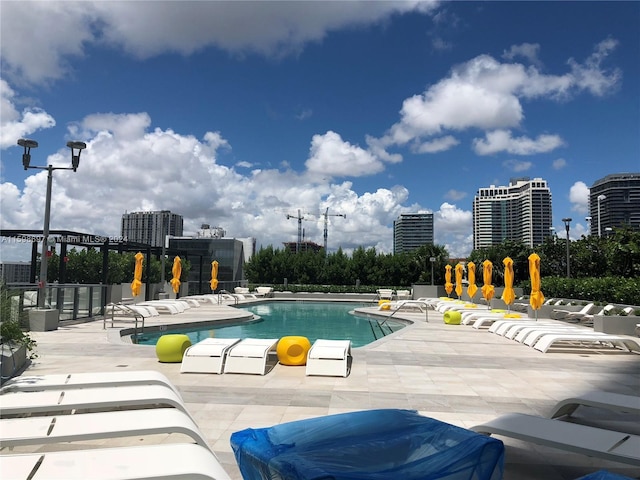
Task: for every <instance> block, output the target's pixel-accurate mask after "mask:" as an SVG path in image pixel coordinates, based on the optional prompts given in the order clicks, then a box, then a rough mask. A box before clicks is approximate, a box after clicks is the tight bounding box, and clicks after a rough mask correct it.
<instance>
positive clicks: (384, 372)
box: [2, 304, 640, 480]
mask: <svg viewBox="0 0 640 480" xmlns="http://www.w3.org/2000/svg"><path fill="white" fill-rule="evenodd" d="M364 310H365V311H368V312H369V313H375V314H381V312H379V311H378V309H377V308H374V307H371V308H366V309H364ZM244 314H245V312H243V311H239V310H237V309H234V308H233V307H231V306H224V305H210V304H203V305H202V306H201V307H200V308H192V309H189V310H187V311H186V312H184V313H181V314H178V315H168V314H164V315H161V316H160V317H153V318H154V320H150V319H148V320H147V326H151V325H158V324H172V323H185V324H187V323H192V322H194V321H203V320H220V319H225V318H231V317H240V316H242V315H244ZM395 316H396V317H399V316H400V314H398V313H396V314H395ZM401 316H402V317H403V318H406V319H409V320H412V321H413V322H414V323H413V324H412V325H410V326H408V327H406V328H404V329H402V330H400V331H399V332H396V333H394V334H392V335H390V336H388V337H385V338H384V339H381V340H378V341H376V342H374V343H373V344H370V345H368V346H366V347H361V348H355V349H353V365H352V369H351V373H350V375H349V376H348V377H347V378H337V377H307V376H305V369H304V367H291V366H284V365H280V364H278V365H276V367H275V368H274V369H273V370H272V371H271V372H269V373H268V374H267V375H264V376H259V375H238V374H225V375H214V374H211V375H210V374H181V373H180V364H166V363H159V362H158V361H157V359H156V355H155V348H154V347H153V346H142V345H133V344H131V343H127V342H126V341H123V340H122V339H121V336H120V330H122V328H123V327H128V328H130V327H131V324H130V323H129V324H124V323H123V322H122V321H120V322H118V321H116V323H115V324H114V326H113V327H112V326H111V325H110V323H109V322H107V324H106V325H105V326H106V328H104V329H103V321H102V320H97V321H93V322H88V323H77V324H65V325H62V326H60V328H59V329H58V330H55V331H51V332H35V333H33V336H34V338H35V340H36V341H37V342H38V347H37V354H38V358H36V359H34V360H33V361H32V363H31V365H29V367H28V368H27V370H26V372H25V373H26V374H48V373H73V372H91V371H95V372H99V371H117V370H157V371H160V372H162V373H164V374H165V375H166V376H167V377H169V379H170V380H171V381H172V382H173V383H174V384H175V385H176V386H177V387H178V388H179V390H180V392H181V394H182V396H183V398H184V401H185V403H186V405H187V407H188V409H189V411H190V412H191V413H192V415H193V416H194V418H195V419H196V421H197V423H198V425H199V427H200V429H201V430H202V432H203V434H204V435H205V437H206V438H207V441H208V442H209V445H210V446H211V447H212V448H213V450H214V451H215V452H216V455H217V456H218V458H219V460H220V462H221V463H222V465H223V466H224V468H225V469H226V470H227V472H228V473H229V475H230V476H231V478H233V479H234V480H236V479H241V478H242V477H241V476H240V473H239V470H238V468H237V466H236V463H235V459H234V457H233V453H232V450H231V446H230V443H229V438H230V435H231V434H232V433H233V432H235V431H238V430H242V429H245V428H260V427H268V426H271V425H274V424H277V423H282V422H288V421H292V420H298V419H304V418H310V417H315V416H321V415H327V414H333V413H341V412H349V411H354V410H363V409H373V408H407V409H414V410H418V411H419V412H420V413H421V414H423V415H426V416H429V417H433V418H436V419H438V420H441V421H444V422H448V423H450V424H453V425H457V426H460V427H467V428H468V427H471V426H474V425H477V424H480V423H483V422H485V421H488V420H490V419H493V418H494V417H496V416H498V415H501V414H504V413H509V412H519V413H528V414H533V415H546V414H548V412H549V410H550V409H551V407H552V406H553V405H554V404H555V403H556V402H557V401H559V400H561V399H563V398H567V397H570V396H573V395H577V394H580V393H582V392H585V391H590V390H604V391H610V392H617V393H623V394H632V395H637V396H640V355H638V354H636V353H627V352H623V351H612V350H602V349H601V350H595V349H588V348H580V349H575V350H557V349H556V350H553V351H550V352H548V353H541V352H538V351H536V350H534V349H533V348H531V347H527V346H525V345H522V344H519V343H517V342H515V341H513V340H509V339H506V338H503V337H500V336H497V335H494V334H491V333H489V332H487V330H486V329H481V330H475V329H473V328H472V327H471V326H466V325H445V324H444V322H443V320H442V314H439V313H437V312H434V311H431V310H430V311H429V312H428V321H425V314H424V313H402V314H401ZM576 414H577V415H578V416H583V417H584V420H585V421H587V416H588V418H589V420H591V421H592V423H593V424H594V425H598V424H602V425H621V426H622V427H621V428H629V429H634V430H630V431H634V432H635V429H638V428H640V427H638V425H640V423H639V422H638V418H635V419H631V420H632V421H631V422H629V421H628V416H627V417H622V416H620V415H614V414H611V413H608V412H603V411H599V410H597V409H589V408H587V409H585V408H583V409H579V410H578V411H577V412H576ZM636 433H640V432H636ZM498 438H500V439H501V440H503V441H504V443H505V445H506V447H507V450H506V466H505V475H504V478H505V479H506V480H510V479H519V480H520V479H521V480H528V479H545V480H568V479H576V478H579V477H581V476H583V475H586V474H588V473H591V472H594V471H596V470H600V469H607V470H609V471H611V472H615V473H618V474H623V475H627V476H629V477H634V478H639V477H640V468H634V467H630V466H626V465H623V464H618V463H614V462H609V461H604V460H599V459H594V458H590V457H586V456H583V455H579V454H573V453H568V452H564V451H560V450H556V449H552V448H546V447H540V446H537V445H534V444H530V443H525V442H520V441H516V440H512V439H509V438H504V437H498ZM153 441H163V442H164V441H173V439H170V438H160V439H158V438H154V439H146V438H144V439H141V438H133V439H130V440H125V441H124V443H123V442H122V441H119V442H120V443H119V444H137V445H138V444H141V443H145V442H153ZM113 442H115V440H108V441H103V442H102V443H100V442H92V444H96V443H98V444H109V445H112V444H113ZM127 442H129V443H127ZM45 448H52V447H51V446H49V447H42V449H45ZM2 453H7V452H6V450H2Z"/></svg>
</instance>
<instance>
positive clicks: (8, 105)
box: [0, 79, 56, 148]
mask: <svg viewBox="0 0 640 480" xmlns="http://www.w3.org/2000/svg"><path fill="white" fill-rule="evenodd" d="M18 100H19V99H18V98H16V93H15V91H14V90H13V89H12V88H11V87H10V86H9V84H8V83H7V82H6V81H5V80H3V79H0V112H2V115H1V116H0V148H7V147H10V146H13V145H15V143H16V139H17V138H24V137H29V136H30V135H31V134H32V133H33V132H36V131H38V130H42V129H47V128H51V127H53V126H55V124H56V121H55V120H54V119H53V117H52V116H51V115H49V114H48V113H46V112H45V111H43V110H41V109H39V108H25V109H23V110H22V111H18V109H17V108H16V102H17V101H18Z"/></svg>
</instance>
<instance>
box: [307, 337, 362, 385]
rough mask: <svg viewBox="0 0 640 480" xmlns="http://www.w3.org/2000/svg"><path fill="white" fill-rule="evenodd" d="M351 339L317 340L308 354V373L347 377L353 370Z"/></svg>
mask: <svg viewBox="0 0 640 480" xmlns="http://www.w3.org/2000/svg"><path fill="white" fill-rule="evenodd" d="M351 361H352V357H351V340H322V339H319V340H316V341H315V342H313V345H312V346H311V349H310V350H309V354H308V355H307V369H306V374H307V375H326V376H334V377H336V376H337V377H346V376H347V375H349V371H350V370H351Z"/></svg>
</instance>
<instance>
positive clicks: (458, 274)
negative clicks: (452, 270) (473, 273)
mask: <svg viewBox="0 0 640 480" xmlns="http://www.w3.org/2000/svg"><path fill="white" fill-rule="evenodd" d="M463 271H464V267H463V266H462V264H461V263H459V264H457V265H456V295H458V299H460V297H462V272H463Z"/></svg>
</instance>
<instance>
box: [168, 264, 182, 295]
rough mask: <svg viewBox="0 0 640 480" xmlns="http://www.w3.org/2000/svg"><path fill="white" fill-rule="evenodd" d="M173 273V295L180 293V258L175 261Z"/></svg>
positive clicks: (172, 268)
mask: <svg viewBox="0 0 640 480" xmlns="http://www.w3.org/2000/svg"><path fill="white" fill-rule="evenodd" d="M171 273H172V274H173V278H172V279H171V282H170V283H171V288H173V293H178V292H179V291H180V275H182V260H180V257H178V256H176V258H174V259H173V267H171Z"/></svg>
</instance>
